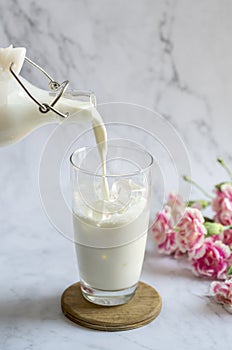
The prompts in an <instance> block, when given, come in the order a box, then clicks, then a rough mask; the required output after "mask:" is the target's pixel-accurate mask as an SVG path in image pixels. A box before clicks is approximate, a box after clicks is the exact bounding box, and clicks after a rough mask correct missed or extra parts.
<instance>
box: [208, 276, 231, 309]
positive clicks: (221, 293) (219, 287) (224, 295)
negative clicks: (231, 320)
mask: <svg viewBox="0 0 232 350" xmlns="http://www.w3.org/2000/svg"><path fill="white" fill-rule="evenodd" d="M210 294H211V295H212V296H213V297H214V299H215V300H216V302H217V303H219V304H223V305H225V306H226V309H227V310H228V311H230V312H232V279H229V280H226V281H224V282H218V281H214V282H212V283H211V285H210Z"/></svg>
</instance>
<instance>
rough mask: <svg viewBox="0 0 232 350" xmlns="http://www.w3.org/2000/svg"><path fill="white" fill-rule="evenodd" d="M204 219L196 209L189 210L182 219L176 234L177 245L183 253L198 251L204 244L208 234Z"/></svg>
mask: <svg viewBox="0 0 232 350" xmlns="http://www.w3.org/2000/svg"><path fill="white" fill-rule="evenodd" d="M203 223H204V218H203V216H202V214H201V212H200V211H199V210H198V209H196V208H187V209H186V210H185V213H184V215H183V217H182V218H181V219H180V221H179V223H178V225H177V229H178V232H177V234H176V240H177V245H178V247H179V250H180V251H181V252H182V253H185V252H188V251H190V250H192V249H198V248H199V247H200V246H201V245H202V244H203V242H204V236H205V234H206V233H207V231H206V228H205V226H204V225H203Z"/></svg>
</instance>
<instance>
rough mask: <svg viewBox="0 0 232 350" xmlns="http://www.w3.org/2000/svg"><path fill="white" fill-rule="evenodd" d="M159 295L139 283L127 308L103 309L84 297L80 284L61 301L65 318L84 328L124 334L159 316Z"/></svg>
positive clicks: (64, 295)
mask: <svg viewBox="0 0 232 350" xmlns="http://www.w3.org/2000/svg"><path fill="white" fill-rule="evenodd" d="M161 306H162V300H161V297H160V295H159V293H158V292H157V291H156V290H155V289H154V288H153V287H151V286H149V285H148V284H146V283H143V282H139V284H138V288H137V290H136V292H135V295H134V297H133V298H132V299H131V300H130V301H129V302H128V303H127V304H124V305H119V306H100V305H95V304H93V303H90V302H89V301H87V300H86V299H85V298H84V297H83V296H82V294H81V289H80V282H78V283H75V284H73V285H71V286H70V287H68V288H67V289H66V290H65V291H64V293H63V295H62V298H61V307H62V311H63V313H64V315H65V316H66V317H67V318H69V319H70V320H71V321H73V322H75V323H78V324H79V325H81V326H84V327H87V328H92V329H97V330H101V331H124V330H128V329H133V328H137V327H142V326H144V325H146V324H147V323H149V322H151V321H152V320H154V319H155V318H156V317H157V316H158V315H159V313H160V311H161Z"/></svg>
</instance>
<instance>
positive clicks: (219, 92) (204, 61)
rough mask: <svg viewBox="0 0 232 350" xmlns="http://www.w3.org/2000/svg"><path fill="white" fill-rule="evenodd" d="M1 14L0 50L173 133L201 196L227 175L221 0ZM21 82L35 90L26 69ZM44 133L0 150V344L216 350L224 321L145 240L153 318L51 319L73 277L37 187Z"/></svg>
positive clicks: (21, 5) (139, 0)
mask: <svg viewBox="0 0 232 350" xmlns="http://www.w3.org/2000/svg"><path fill="white" fill-rule="evenodd" d="M0 15H1V21H0V40H1V41H0V46H2V47H5V46H8V45H9V44H11V43H12V44H14V45H15V46H25V47H27V50H28V51H27V55H28V57H30V58H31V59H33V60H34V61H36V62H37V63H39V64H40V65H41V66H43V67H44V68H46V69H47V70H48V71H49V72H50V73H51V74H52V75H53V76H55V77H56V78H57V79H58V80H64V79H69V80H70V81H71V82H73V86H75V87H76V88H79V89H87V90H92V91H94V92H95V93H96V95H97V98H98V101H99V102H112V101H124V102H131V103H137V104H140V105H143V106H145V107H148V108H151V109H155V110H157V111H158V112H160V113H161V114H162V115H163V116H164V117H165V118H167V120H169V121H170V122H171V124H172V125H173V126H174V127H175V128H176V130H177V131H178V133H179V134H180V136H181V137H182V139H183V141H184V143H185V145H186V147H187V150H188V152H189V158H190V164H191V168H192V176H193V177H194V178H195V179H197V180H198V181H199V182H200V183H201V184H202V185H203V186H205V188H206V189H207V190H210V189H211V187H212V185H213V184H214V183H215V182H216V181H217V182H219V181H222V180H224V179H225V178H226V176H225V173H224V171H223V170H222V169H220V167H219V166H218V165H217V164H216V162H215V160H216V157H217V156H219V155H220V156H222V157H223V158H224V159H225V160H226V161H227V162H228V164H230V166H231V167H232V156H231V130H232V118H231V110H232V99H231V91H232V59H231V58H232V57H231V56H232V46H231V34H232V21H231V17H232V2H231V1H229V0H201V1H199V0H198V1H194V0H176V1H174V0H173V1H171V0H170V1H168V0H166V1H163V0H155V1H152V0H134V1H132V0H131V1H129V0H128V1H122V0H117V1H112V0H98V1H94V0H77V1H74V0H66V1H55V0H50V1H40V2H38V1H32V0H29V1H25V0H22V1H19V0H9V1H4V0H0ZM23 75H24V77H25V78H27V79H28V80H30V81H32V82H34V83H35V82H36V83H37V85H40V86H41V87H42V86H43V87H44V80H42V79H41V77H40V76H38V75H37V74H36V73H35V72H34V70H32V69H31V68H30V67H25V69H24V71H23ZM144 123H145V124H144V126H145V127H146V128H149V125H146V121H144ZM53 128H54V127H53V126H44V127H43V128H41V129H39V130H37V131H35V132H34V133H33V134H31V135H30V136H29V137H27V138H26V139H25V140H23V141H22V142H20V143H19V144H17V145H13V146H9V147H6V148H2V149H0V161H1V167H0V193H1V195H0V198H1V214H0V225H1V226H0V227H1V230H0V234H1V238H2V239H1V242H2V243H1V245H0V267H1V275H0V283H1V289H0V348H1V349H4V350H9V349H14V350H17V349H52V348H56V349H58V350H59V349H71V348H73V347H74V346H78V348H79V349H108V350H110V349H116V348H119V347H122V348H124V347H125V348H127V349H133V350H137V349H161V350H162V349H170V348H171V346H174V345H175V347H178V346H179V347H180V346H181V345H182V344H185V349H195V348H196V346H198V348H199V349H212V350H214V349H217V348H219V346H221V345H222V347H221V348H222V349H224V348H226V346H227V345H228V343H229V341H230V338H231V337H230V333H229V322H230V321H229V317H230V316H229V315H227V314H226V313H225V312H224V311H223V310H222V309H221V307H220V306H214V305H212V304H210V303H209V301H208V299H207V298H206V297H205V295H206V294H207V288H208V282H205V281H200V280H198V279H196V278H194V277H192V275H191V272H190V271H189V270H188V268H187V267H183V266H179V265H178V264H177V263H176V262H173V261H170V260H167V259H162V258H158V257H157V256H156V254H155V251H154V250H153V246H152V245H151V246H150V248H148V252H147V257H146V261H145V266H144V272H143V279H144V280H146V281H147V282H149V283H151V284H152V285H154V286H155V287H157V288H158V290H159V291H160V293H161V295H162V297H163V300H164V308H163V312H162V314H161V316H160V317H159V318H158V319H157V321H155V322H154V323H152V324H151V325H149V326H147V327H145V328H143V329H139V330H135V331H131V332H125V333H117V334H113V335H112V334H104V333H97V332H93V331H91V332H90V331H88V330H85V329H82V328H79V327H73V326H72V325H71V323H68V322H66V320H65V319H63V318H62V316H61V312H60V309H59V298H60V294H61V293H62V291H63V290H64V288H65V287H66V286H67V285H69V284H71V283H73V282H74V281H75V280H76V279H77V271H76V267H75V255H74V250H73V247H72V244H71V243H70V242H69V241H67V240H65V239H64V238H63V237H62V236H60V235H59V234H57V233H56V231H55V229H54V228H53V227H52V226H51V225H50V223H49V222H48V220H47V218H46V216H45V214H44V212H43V210H42V208H41V203H40V198H39V189H38V183H37V182H38V178H37V174H38V166H39V159H40V155H41V152H42V148H43V145H44V143H45V141H46V140H47V138H48V137H49V134H50V133H51V131H52V130H53ZM186 286H187V287H186ZM177 299H178V303H179V305H178V306H177ZM177 323H178V326H177ZM200 344H201V345H200ZM223 346H224V347H223Z"/></svg>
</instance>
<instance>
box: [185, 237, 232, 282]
mask: <svg viewBox="0 0 232 350" xmlns="http://www.w3.org/2000/svg"><path fill="white" fill-rule="evenodd" d="M189 258H190V260H191V262H192V269H193V272H194V273H195V274H196V275H197V276H204V277H209V278H216V279H224V278H225V277H226V271H227V270H228V268H229V266H230V265H231V262H232V255H231V251H230V249H229V247H228V246H226V245H225V244H223V243H222V242H221V241H213V240H212V239H211V238H206V239H205V241H204V243H203V245H202V246H201V247H200V248H199V249H196V250H192V251H191V252H190V253H189Z"/></svg>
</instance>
